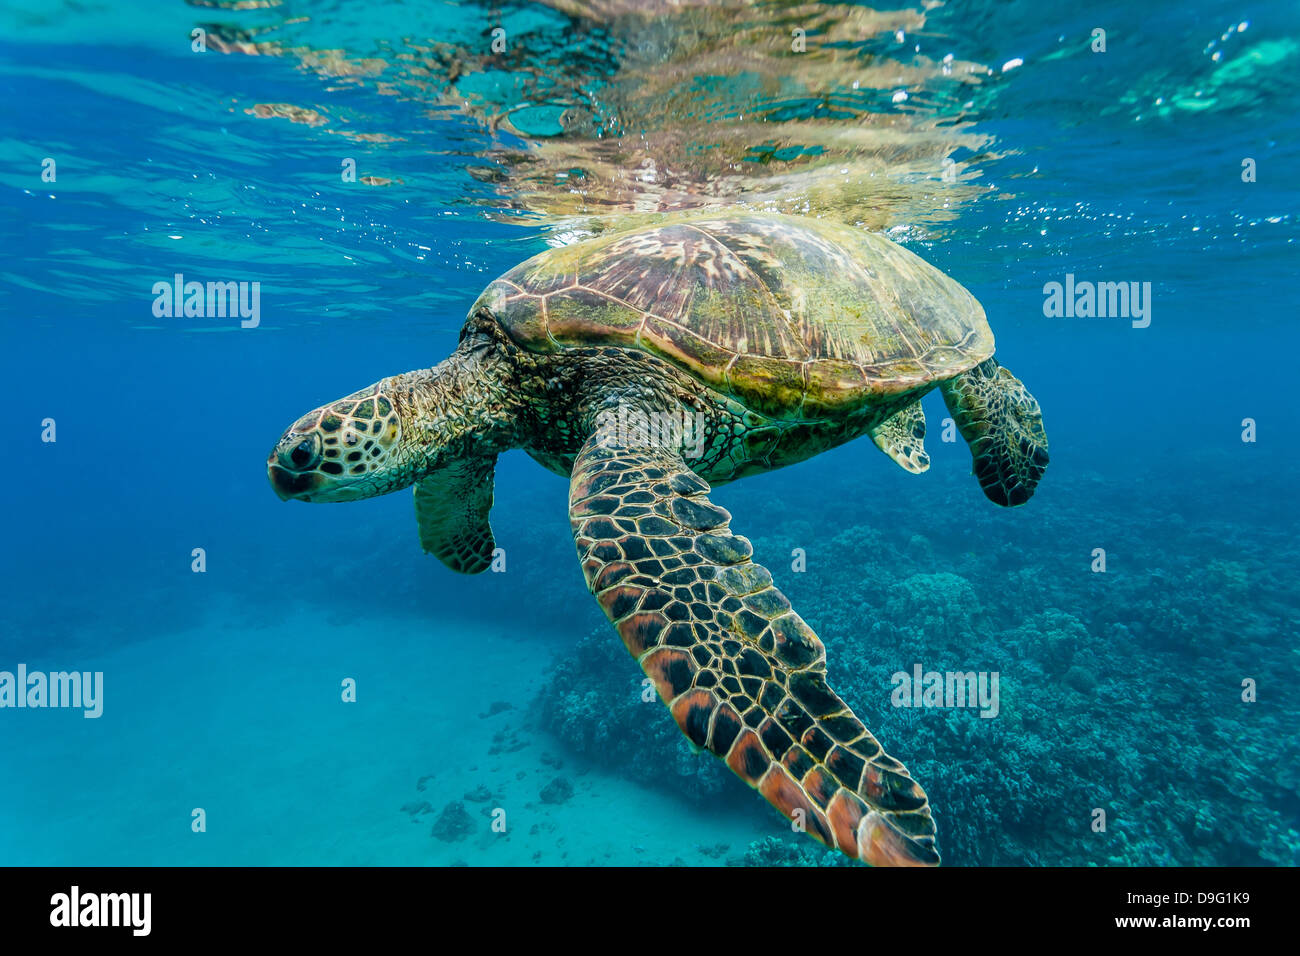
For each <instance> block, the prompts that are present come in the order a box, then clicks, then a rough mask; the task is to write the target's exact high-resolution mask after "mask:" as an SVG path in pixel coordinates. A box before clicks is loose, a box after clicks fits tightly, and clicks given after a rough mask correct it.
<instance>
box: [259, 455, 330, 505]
mask: <svg viewBox="0 0 1300 956" xmlns="http://www.w3.org/2000/svg"><path fill="white" fill-rule="evenodd" d="M266 474H267V477H268V478H270V479H271V488H272V489H273V490H274V491H275V493H276V494H277V495H278V496H279V498H280V500H281V501H288V500H289V499H291V498H298V499H301V500H303V501H310V500H311V498H310V494H311V492H313V491H315V490H316V487H317V486H318V485H319V484H320V475H318V474H316V473H315V472H307V473H306V474H299V473H297V472H293V471H290V470H289V469H288V468H284V467H282V466H281V465H279V464H277V463H276V462H274V461H272V462H270V463H269V464H268V465H267V468H266Z"/></svg>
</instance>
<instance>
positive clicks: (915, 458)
mask: <svg viewBox="0 0 1300 956" xmlns="http://www.w3.org/2000/svg"><path fill="white" fill-rule="evenodd" d="M871 440H872V441H873V442H875V443H876V447H877V448H879V449H880V450H881V451H883V452H884V453H885V454H886V455H888V456H889V457H890V458H892V459H894V461H896V462H898V466H899V467H900V468H902V469H903V470H904V471H910V472H911V473H912V474H914V475H919V474H921V472H923V471H925V470H927V469H928V468H929V467H930V456H929V455H927V454H926V453H925V412H924V411H922V410H921V403H920V402H913V403H912V404H911V405H908V406H907V407H906V408H904V409H903V410H901V411H899V412H895V413H894V414H893V415H891V416H890V417H889V418H886V419H885V420H884V421H883V422H881V423H880V424H879V425H877V426H876V427H875V428H873V429H871Z"/></svg>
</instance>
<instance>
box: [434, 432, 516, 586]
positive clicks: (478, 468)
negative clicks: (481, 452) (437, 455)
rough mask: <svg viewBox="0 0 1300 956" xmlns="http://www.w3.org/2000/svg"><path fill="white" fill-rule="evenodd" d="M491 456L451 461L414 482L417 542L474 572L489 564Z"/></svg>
mask: <svg viewBox="0 0 1300 956" xmlns="http://www.w3.org/2000/svg"><path fill="white" fill-rule="evenodd" d="M496 463H497V459H496V456H495V455H492V456H477V457H472V458H462V459H459V460H456V461H453V462H452V463H451V464H449V465H447V466H446V467H445V468H439V469H438V470H437V471H434V472H431V473H429V474H428V475H426V476H425V477H424V478H422V479H421V480H420V481H418V482H416V484H415V519H416V521H417V522H418V524H419V527H420V545H421V547H423V548H424V550H425V551H427V552H429V553H430V554H433V555H436V556H437V558H438V560H439V561H441V562H442V563H443V564H445V565H447V567H449V568H451V569H452V570H453V571H459V572H461V573H462V574H478V573H479V572H480V571H486V570H487V569H488V567H489V565H491V564H492V551H493V549H494V548H495V547H496V543H495V542H494V541H493V539H492V526H491V525H490V524H489V523H488V512H490V511H491V510H492V486H493V480H492V479H493V477H494V470H495V468H496Z"/></svg>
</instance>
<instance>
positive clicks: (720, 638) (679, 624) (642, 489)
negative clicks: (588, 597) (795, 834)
mask: <svg viewBox="0 0 1300 956" xmlns="http://www.w3.org/2000/svg"><path fill="white" fill-rule="evenodd" d="M708 491H709V485H708V484H707V483H706V482H705V481H703V480H702V479H701V478H699V477H698V476H696V475H695V474H694V473H693V472H692V471H691V470H690V469H689V468H688V467H687V465H686V463H685V461H684V459H683V458H682V456H681V455H680V454H679V453H678V452H677V451H676V450H673V449H663V448H626V447H622V446H620V445H619V444H617V442H616V440H615V433H614V429H613V428H612V427H611V428H609V429H607V430H598V431H597V432H596V433H595V434H594V435H592V436H591V437H590V438H589V439H588V440H587V442H586V444H584V445H583V447H582V450H581V451H580V452H579V453H578V456H577V458H576V460H575V462H574V467H573V476H572V480H571V484H570V489H569V521H570V523H571V524H572V526H573V535H574V539H575V541H576V542H577V546H578V557H579V560H580V561H581V562H582V570H583V573H584V574H585V575H586V578H587V585H588V587H589V588H590V589H591V591H592V593H593V594H595V595H596V600H597V601H598V602H599V603H600V606H601V607H602V608H603V609H604V611H605V614H606V615H607V616H608V617H609V619H610V621H612V622H613V624H614V627H615V629H616V630H617V631H618V632H619V635H620V636H621V637H622V638H623V642H624V644H626V645H627V648H628V650H629V651H631V653H632V656H633V657H635V658H636V659H637V661H638V662H639V663H640V665H641V667H642V669H643V670H644V671H645V673H646V674H647V675H648V676H649V677H650V678H651V679H652V680H653V681H654V684H655V686H656V688H657V689H658V691H659V695H660V697H662V698H663V700H664V702H665V703H666V704H667V705H668V708H669V710H670V711H671V712H672V715H673V717H674V719H675V720H676V721H677V724H678V726H679V727H681V729H682V732H683V733H685V734H686V736H687V737H688V738H689V739H690V740H691V742H692V743H694V744H695V745H696V746H698V747H701V748H704V749H707V750H710V751H712V752H713V753H714V754H716V755H717V756H719V757H721V758H722V759H723V760H725V761H726V763H727V766H729V767H730V768H731V769H732V770H733V771H735V773H736V774H737V775H738V776H739V777H740V778H741V779H742V780H744V781H745V782H746V783H748V784H749V785H750V786H751V787H754V788H756V789H757V790H758V791H759V792H760V793H762V795H763V796H764V797H766V798H767V800H768V801H769V802H770V803H771V804H772V805H773V806H775V807H776V808H777V809H778V810H780V811H781V812H782V813H784V814H785V815H786V816H787V817H789V818H790V819H791V820H794V821H796V822H798V823H800V824H802V828H803V829H804V830H806V832H808V833H810V834H812V835H813V836H814V837H816V838H817V839H818V840H820V841H821V842H823V843H825V844H826V845H827V846H830V847H837V848H839V849H840V850H842V851H843V852H844V853H846V854H847V855H848V856H850V857H853V858H854V859H858V860H863V861H865V862H867V863H871V864H875V865H934V864H937V863H938V862H939V854H938V853H937V852H936V850H935V845H934V821H933V820H932V818H931V816H930V807H929V804H928V802H927V800H926V796H925V793H924V792H923V791H922V790H921V788H920V787H919V786H918V785H917V784H916V782H915V781H913V780H912V778H911V777H910V776H909V775H908V773H907V770H906V769H905V768H904V767H903V765H902V764H901V763H899V762H898V761H897V760H894V759H893V758H892V757H890V756H889V755H888V754H886V753H885V752H884V751H883V750H882V749H881V747H880V744H878V743H877V742H876V740H875V738H874V737H872V736H871V734H870V733H868V732H867V729H866V728H865V727H864V726H863V725H862V723H861V722H860V721H859V720H858V719H857V718H856V717H855V716H854V715H853V713H852V712H851V711H850V710H849V708H848V706H847V705H846V704H845V703H844V701H842V700H840V698H839V697H838V696H836V694H835V693H834V692H833V691H832V690H831V689H830V688H829V687H828V686H827V685H826V661H825V649H824V648H823V647H822V643H821V641H820V640H819V639H818V638H817V635H816V634H814V633H813V631H812V628H810V627H809V626H808V625H807V624H806V623H804V621H803V619H802V618H800V617H799V615H798V614H796V613H795V612H794V611H793V610H791V608H790V602H789V601H788V600H786V598H785V596H784V595H783V594H782V593H781V592H780V591H779V590H777V588H776V587H775V586H774V585H773V583H772V575H771V574H770V573H768V571H767V569H765V568H763V567H762V566H761V565H758V564H755V563H754V562H753V561H751V560H750V554H751V553H752V551H753V549H752V548H751V547H750V544H749V542H748V541H747V540H746V539H745V538H743V537H740V536H737V535H733V534H732V533H731V531H730V530H729V529H728V524H729V522H730V520H731V516H730V515H729V514H728V513H727V512H726V511H725V510H723V509H722V508H719V507H717V506H715V505H714V504H712V503H711V502H710V501H709V499H708V498H707V497H706V495H707V494H708Z"/></svg>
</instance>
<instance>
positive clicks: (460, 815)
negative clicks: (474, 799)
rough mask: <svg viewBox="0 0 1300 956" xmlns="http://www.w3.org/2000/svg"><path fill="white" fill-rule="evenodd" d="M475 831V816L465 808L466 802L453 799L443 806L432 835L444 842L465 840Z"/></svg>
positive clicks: (434, 824)
mask: <svg viewBox="0 0 1300 956" xmlns="http://www.w3.org/2000/svg"><path fill="white" fill-rule="evenodd" d="M473 832H474V818H473V817H471V816H470V815H469V813H468V812H467V811H466V810H465V804H463V803H461V802H460V801H459V800H453V801H452V802H451V803H449V804H447V805H446V806H445V807H443V808H442V813H440V814H438V819H437V820H435V821H434V823H433V832H432V835H433V836H434V838H436V839H438V840H442V841H443V842H444V843H454V842H456V841H457V840H463V839H465V837H467V836H469V835H470V834H471V833H473Z"/></svg>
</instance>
